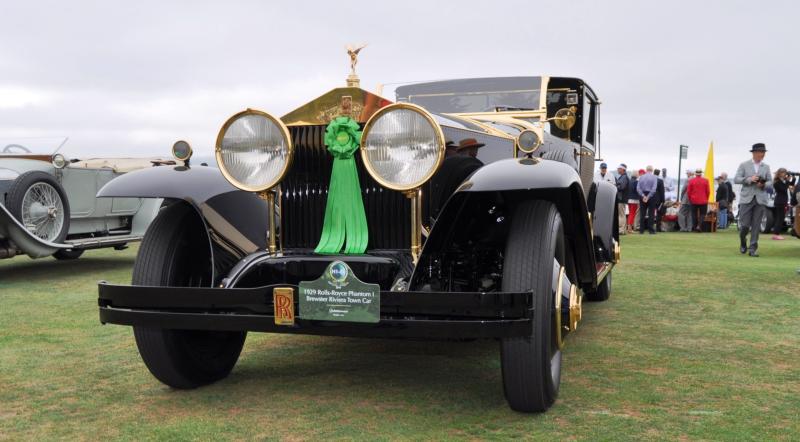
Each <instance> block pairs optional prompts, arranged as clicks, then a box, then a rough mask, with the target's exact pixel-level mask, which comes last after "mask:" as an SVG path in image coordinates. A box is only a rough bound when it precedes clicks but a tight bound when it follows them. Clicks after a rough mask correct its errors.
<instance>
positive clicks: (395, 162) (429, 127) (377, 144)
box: [361, 103, 445, 191]
mask: <svg viewBox="0 0 800 442" xmlns="http://www.w3.org/2000/svg"><path fill="white" fill-rule="evenodd" d="M444 152H445V146H444V134H442V129H441V127H439V124H438V123H436V121H435V120H434V119H433V117H432V116H431V114H429V113H428V112H427V111H425V109H423V108H421V107H419V106H416V105H413V104H409V103H396V104H392V105H389V106H386V107H384V108H382V109H380V110H379V111H378V112H376V113H375V114H374V115H373V116H372V117H371V118H370V119H369V121H367V124H366V126H364V132H363V135H362V136H361V158H362V159H363V160H364V166H365V167H366V168H367V171H368V172H369V174H370V175H372V177H373V178H375V181H377V182H378V183H380V184H381V185H382V186H384V187H387V188H389V189H394V190H400V191H406V190H411V189H415V188H417V187H419V186H421V185H423V184H425V182H426V181H428V180H429V179H430V178H431V176H433V174H434V173H435V172H436V170H437V169H438V168H439V166H440V165H441V163H442V161H443V160H444Z"/></svg>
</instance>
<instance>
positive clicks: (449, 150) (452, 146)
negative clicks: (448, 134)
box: [444, 140, 458, 158]
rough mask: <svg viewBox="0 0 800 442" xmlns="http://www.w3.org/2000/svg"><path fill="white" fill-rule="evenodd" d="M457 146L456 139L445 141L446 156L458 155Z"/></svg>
mask: <svg viewBox="0 0 800 442" xmlns="http://www.w3.org/2000/svg"><path fill="white" fill-rule="evenodd" d="M457 147H458V146H456V143H455V141H451V140H448V141H447V142H446V143H444V157H445V158H449V157H452V156H455V155H458V149H456V148H457Z"/></svg>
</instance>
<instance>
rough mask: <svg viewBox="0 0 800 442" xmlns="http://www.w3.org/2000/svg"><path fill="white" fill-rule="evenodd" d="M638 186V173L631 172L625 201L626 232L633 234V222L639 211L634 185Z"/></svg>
mask: <svg viewBox="0 0 800 442" xmlns="http://www.w3.org/2000/svg"><path fill="white" fill-rule="evenodd" d="M637 184H639V172H637V171H635V170H634V171H633V174H632V175H631V179H630V182H629V183H628V192H627V196H626V198H627V201H628V223H627V227H628V232H631V233H633V231H634V227H633V225H634V221H636V212H638V211H639V194H638V193H637V192H636V185H637Z"/></svg>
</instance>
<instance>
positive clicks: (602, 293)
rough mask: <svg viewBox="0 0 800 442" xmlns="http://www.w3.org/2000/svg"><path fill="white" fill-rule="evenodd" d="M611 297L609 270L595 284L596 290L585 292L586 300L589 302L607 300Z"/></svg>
mask: <svg viewBox="0 0 800 442" xmlns="http://www.w3.org/2000/svg"><path fill="white" fill-rule="evenodd" d="M609 297H611V272H608V275H606V277H605V278H603V280H602V281H601V282H600V284H598V285H597V291H596V292H587V293H586V300H587V301H590V302H600V301H607V300H608V298H609Z"/></svg>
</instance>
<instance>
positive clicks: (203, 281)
mask: <svg viewBox="0 0 800 442" xmlns="http://www.w3.org/2000/svg"><path fill="white" fill-rule="evenodd" d="M201 235H205V231H204V230H203V224H202V222H201V221H200V219H199V218H198V216H197V215H196V214H195V212H194V210H193V209H192V208H191V207H190V206H188V205H186V204H173V205H171V206H168V207H165V208H164V209H162V210H161V212H160V213H159V214H158V216H157V217H156V218H155V220H153V222H152V224H150V227H149V228H148V230H147V233H146V234H145V236H144V240H143V241H142V245H141V247H140V248H139V252H138V255H137V256H136V262H135V264H134V267H133V284H134V285H149V286H167V287H208V286H209V285H210V284H211V282H212V281H211V279H210V277H211V268H210V262H211V259H210V256H209V251H208V242H207V241H205V240H203V241H198V238H201V237H202V236H201ZM133 334H134V337H135V338H136V346H137V347H138V349H139V354H140V355H141V356H142V360H143V361H144V363H145V365H147V368H148V369H149V370H150V372H151V373H152V374H153V376H155V377H156V378H157V379H158V380H159V381H161V382H163V383H164V384H166V385H169V386H170V387H173V388H181V389H188V388H196V387H199V386H202V385H206V384H210V383H213V382H216V381H218V380H220V379H223V378H225V377H227V376H228V374H230V372H231V370H233V366H234V365H236V361H237V360H238V359H239V354H240V353H241V351H242V346H243V345H244V341H245V337H246V336H247V333H245V332H224V331H206V330H165V329H161V328H150V327H134V328H133Z"/></svg>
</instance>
